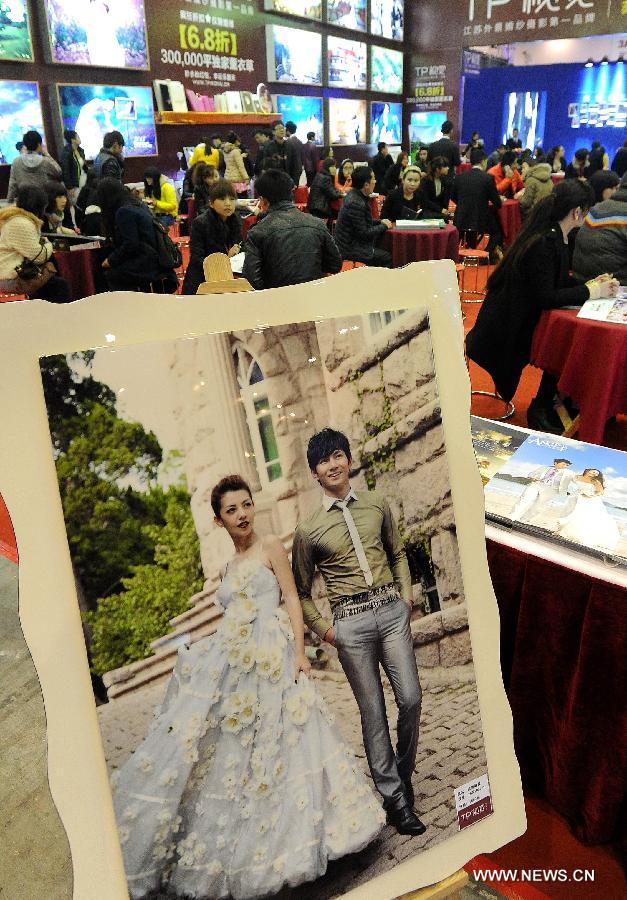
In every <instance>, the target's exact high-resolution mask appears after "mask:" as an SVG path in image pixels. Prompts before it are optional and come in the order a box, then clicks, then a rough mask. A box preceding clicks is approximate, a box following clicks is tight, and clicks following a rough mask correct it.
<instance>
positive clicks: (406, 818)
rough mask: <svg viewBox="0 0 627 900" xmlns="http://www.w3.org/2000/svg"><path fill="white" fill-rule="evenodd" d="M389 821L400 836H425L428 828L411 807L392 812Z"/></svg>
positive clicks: (389, 814)
mask: <svg viewBox="0 0 627 900" xmlns="http://www.w3.org/2000/svg"><path fill="white" fill-rule="evenodd" d="M388 820H389V822H390V824H391V825H393V826H394V827H395V828H396V830H397V831H398V833H399V834H411V835H414V837H417V836H418V835H419V834H424V833H425V831H426V830H427V826H426V825H423V823H422V822H421V821H420V819H419V818H418V816H417V815H416V813H415V812H414V811H413V809H412V808H411V807H410V806H402V807H401V808H400V809H395V810H390V812H389V813H388Z"/></svg>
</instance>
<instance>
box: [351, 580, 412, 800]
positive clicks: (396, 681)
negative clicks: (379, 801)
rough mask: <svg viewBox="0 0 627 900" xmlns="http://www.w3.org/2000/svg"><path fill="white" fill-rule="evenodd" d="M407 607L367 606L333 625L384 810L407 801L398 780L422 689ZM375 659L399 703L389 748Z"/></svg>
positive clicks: (399, 603) (406, 764) (408, 763)
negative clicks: (394, 730) (395, 733)
mask: <svg viewBox="0 0 627 900" xmlns="http://www.w3.org/2000/svg"><path fill="white" fill-rule="evenodd" d="M410 617H411V612H410V609H409V607H408V605H407V604H406V603H405V601H404V600H402V599H401V597H400V596H399V597H398V599H397V600H395V601H393V602H391V603H387V604H385V605H384V606H379V607H378V608H376V609H367V610H365V611H363V612H360V613H358V614H357V615H354V616H349V617H347V618H342V619H336V620H335V622H334V624H333V631H334V634H335V643H336V646H337V651H338V657H339V660H340V663H341V664H342V668H343V669H344V672H345V673H346V677H347V678H348V681H349V683H350V686H351V688H352V689H353V693H354V695H355V699H356V700H357V704H358V706H359V712H360V714H361V728H362V733H363V738H364V747H365V749H366V756H367V758H368V765H369V766H370V771H371V773H372V777H373V779H374V783H375V787H376V788H377V790H378V791H379V793H380V794H381V796H382V797H383V801H384V802H383V805H384V806H385V808H386V809H393V810H394V809H400V808H401V807H403V806H405V804H406V803H407V800H406V798H405V792H404V788H403V781H407V780H409V779H410V778H411V775H412V772H413V770H414V765H415V762H416V750H417V747H418V730H419V726H420V709H421V705H422V691H421V688H420V681H419V679H418V670H417V668H416V655H415V653H414V646H413V641H412V637H411V629H410V626H409V622H410ZM379 663H381V665H382V666H383V669H384V670H385V673H386V675H387V677H388V679H389V681H390V684H391V685H392V689H393V691H394V697H395V700H396V705H397V706H398V722H397V747H396V754H395V753H394V750H393V749H392V742H391V740H390V730H389V727H388V720H387V714H386V711H385V699H384V696H383V685H382V683H381V674H380V670H379Z"/></svg>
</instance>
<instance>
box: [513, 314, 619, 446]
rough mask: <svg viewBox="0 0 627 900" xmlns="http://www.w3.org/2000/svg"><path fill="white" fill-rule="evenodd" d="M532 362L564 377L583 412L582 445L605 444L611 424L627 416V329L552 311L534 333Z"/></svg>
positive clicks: (562, 385)
mask: <svg viewBox="0 0 627 900" xmlns="http://www.w3.org/2000/svg"><path fill="white" fill-rule="evenodd" d="M531 362H532V364H533V365H534V366H538V368H540V369H545V370H546V371H547V372H550V373H551V374H552V375H555V376H558V377H559V381H558V387H559V389H560V391H562V392H563V393H564V394H567V395H568V396H569V397H572V399H573V400H574V402H575V403H576V405H577V406H578V407H579V416H580V418H579V434H578V438H579V440H581V441H588V442H590V443H593V444H600V443H602V441H603V432H604V431H605V423H606V422H607V420H608V419H610V418H611V417H612V416H614V415H616V413H624V412H627V326H625V325H619V324H616V323H613V322H595V321H593V320H592V319H578V318H577V310H574V309H552V310H549V311H547V312H544V313H542V316H541V317H540V321H539V323H538V325H537V327H536V330H535V332H534V335H533V343H532V346H531Z"/></svg>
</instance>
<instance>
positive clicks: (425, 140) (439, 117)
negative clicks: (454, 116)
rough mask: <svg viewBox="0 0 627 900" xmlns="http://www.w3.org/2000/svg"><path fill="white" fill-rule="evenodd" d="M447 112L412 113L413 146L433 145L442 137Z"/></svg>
mask: <svg viewBox="0 0 627 900" xmlns="http://www.w3.org/2000/svg"><path fill="white" fill-rule="evenodd" d="M445 121H446V113H445V112H412V113H411V114H410V117H409V140H410V141H411V143H412V144H427V145H428V144H433V143H434V142H435V141H437V140H439V139H440V138H441V137H442V132H441V128H442V123H443V122H445Z"/></svg>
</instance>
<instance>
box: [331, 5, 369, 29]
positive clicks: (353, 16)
mask: <svg viewBox="0 0 627 900" xmlns="http://www.w3.org/2000/svg"><path fill="white" fill-rule="evenodd" d="M327 22H328V23H329V25H336V26H337V27H338V28H351V29H353V31H365V30H366V0H327Z"/></svg>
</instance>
